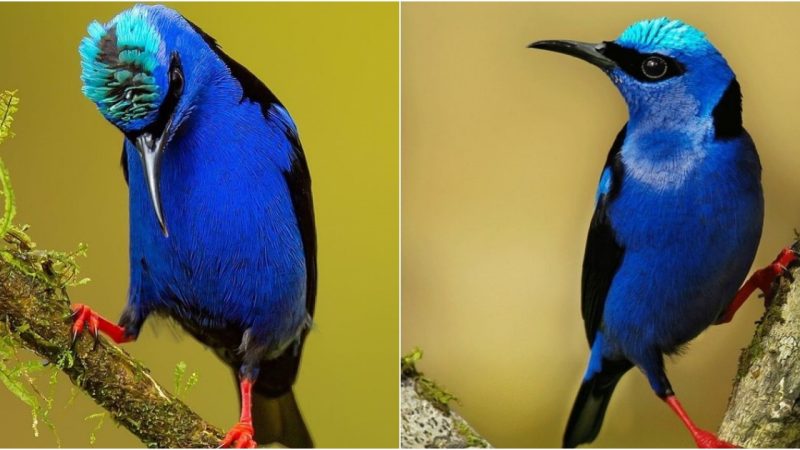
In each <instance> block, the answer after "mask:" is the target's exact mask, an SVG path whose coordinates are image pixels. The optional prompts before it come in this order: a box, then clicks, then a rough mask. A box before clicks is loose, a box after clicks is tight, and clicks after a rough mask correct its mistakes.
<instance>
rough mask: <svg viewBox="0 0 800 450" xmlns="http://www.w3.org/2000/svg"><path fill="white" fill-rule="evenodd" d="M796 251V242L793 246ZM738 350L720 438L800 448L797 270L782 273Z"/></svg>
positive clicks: (799, 287) (799, 280)
mask: <svg viewBox="0 0 800 450" xmlns="http://www.w3.org/2000/svg"><path fill="white" fill-rule="evenodd" d="M793 249H794V250H795V251H798V250H800V243H799V242H795V244H794V245H793ZM777 289H778V290H777V292H776V294H775V297H774V298H773V300H772V303H771V304H770V307H769V308H768V309H767V310H766V312H765V313H764V316H763V317H762V318H761V320H760V321H759V323H758V326H757V327H756V332H755V335H754V336H753V340H752V342H751V343H750V345H749V346H748V347H747V348H745V349H744V350H743V351H742V355H741V357H740V359H739V371H738V373H737V375H736V379H735V380H734V384H733V392H732V393H731V397H730V400H729V402H728V410H727V412H726V413H725V418H724V419H723V421H722V425H721V426H720V430H719V434H720V437H721V438H722V439H724V440H726V441H728V442H731V443H733V444H736V445H738V446H741V447H747V448H754V447H756V448H758V447H761V448H787V447H788V448H794V447H800V269H798V268H795V269H793V270H792V271H791V276H789V277H783V278H782V279H781V280H780V285H779V286H778V288H777Z"/></svg>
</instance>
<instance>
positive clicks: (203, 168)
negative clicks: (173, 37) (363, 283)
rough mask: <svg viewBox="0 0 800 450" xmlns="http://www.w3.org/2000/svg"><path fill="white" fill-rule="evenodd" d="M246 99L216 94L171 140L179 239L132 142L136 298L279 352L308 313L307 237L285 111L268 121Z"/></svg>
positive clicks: (165, 164)
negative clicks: (158, 207)
mask: <svg viewBox="0 0 800 450" xmlns="http://www.w3.org/2000/svg"><path fill="white" fill-rule="evenodd" d="M239 98H240V97H239V96H220V98H218V99H216V100H214V99H206V100H205V101H204V103H203V104H201V105H200V106H199V107H198V108H197V109H196V110H195V111H194V112H193V113H192V115H191V116H190V118H189V119H188V120H187V122H185V123H184V124H183V125H182V127H181V130H180V131H179V132H178V133H177V134H176V136H175V138H174V139H173V141H172V142H170V143H169V144H168V146H167V148H166V151H165V154H164V159H163V161H162V166H161V171H162V173H161V181H160V188H161V196H162V203H163V210H164V215H165V219H166V223H167V227H168V229H169V233H170V234H169V237H168V238H165V237H164V235H163V234H162V232H161V231H160V228H159V225H158V223H157V221H156V218H155V214H154V211H153V206H152V204H151V201H150V199H149V194H148V191H147V187H146V184H145V181H144V176H143V174H142V168H141V163H140V161H139V156H138V154H137V152H136V150H135V149H134V147H133V146H132V145H130V144H129V143H126V147H125V148H126V153H127V160H128V168H129V186H130V221H131V229H130V232H131V242H130V258H131V292H130V295H131V302H133V303H135V304H138V305H139V306H140V307H142V308H143V309H144V310H145V311H149V312H166V313H167V314H169V315H170V316H172V317H174V318H175V319H176V320H178V321H179V322H181V323H184V324H185V325H187V327H188V328H198V327H199V328H202V329H203V332H204V333H208V334H214V333H215V332H217V333H220V334H221V335H230V334H231V332H232V331H233V335H234V336H237V335H238V336H241V335H242V334H243V333H244V332H245V331H248V339H250V340H251V342H252V343H255V344H258V346H261V347H263V348H266V349H268V350H277V349H279V348H280V347H282V346H284V345H286V343H287V342H289V341H291V340H293V339H294V338H295V337H296V336H297V334H298V331H299V330H300V329H301V328H302V327H303V326H304V325H305V323H306V322H307V317H308V313H307V311H306V306H305V291H306V266H305V259H304V254H303V243H302V239H301V236H300V232H299V229H298V225H297V219H296V217H295V214H294V209H293V205H292V200H291V195H290V193H289V188H288V186H287V183H286V180H285V178H284V174H285V172H287V171H288V170H289V168H290V166H291V164H292V155H293V148H292V142H291V140H290V139H289V138H288V137H287V133H286V125H287V124H286V123H285V121H282V120H279V118H280V117H281V116H283V115H284V114H285V112H284V111H282V110H280V111H274V112H276V113H278V114H276V115H275V116H274V117H271V118H267V120H265V117H264V115H263V114H262V111H261V109H260V107H259V105H257V104H254V103H251V102H250V101H249V100H245V101H243V102H242V103H239V102H238V99H239ZM273 108H281V107H279V106H273ZM237 344H238V342H237Z"/></svg>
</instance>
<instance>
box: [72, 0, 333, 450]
mask: <svg viewBox="0 0 800 450" xmlns="http://www.w3.org/2000/svg"><path fill="white" fill-rule="evenodd" d="M79 51H80V56H81V67H82V73H81V80H82V82H83V93H84V95H85V96H86V97H87V98H88V99H89V100H91V101H92V102H94V103H95V104H96V106H97V108H98V110H99V111H100V112H101V113H102V115H103V116H104V117H105V118H106V119H107V120H108V121H109V122H111V123H112V124H113V125H114V126H116V127H117V128H118V129H119V130H120V131H121V132H122V134H123V135H124V139H123V151H122V167H123V171H124V174H125V179H126V181H127V183H128V189H129V203H130V249H129V251H130V288H129V294H128V302H127V305H126V307H125V310H124V312H123V314H122V317H121V319H120V321H119V324H118V325H117V324H114V323H112V322H110V321H108V320H106V319H104V318H102V317H100V316H99V315H98V314H97V313H95V312H94V311H92V310H91V309H90V308H89V307H87V306H85V305H74V306H73V310H74V311H75V314H74V317H75V321H74V325H73V327H74V328H73V333H74V336H75V337H77V335H78V334H79V333H81V332H82V330H83V329H84V327H85V326H88V328H89V331H90V332H91V333H92V334H93V335H94V336H95V338H96V337H97V332H98V331H102V332H104V333H105V334H107V335H108V336H109V337H110V338H111V339H112V340H114V341H115V342H117V343H122V342H127V341H131V340H134V339H136V337H137V336H138V335H139V331H140V329H141V327H142V324H143V323H144V321H145V320H146V319H147V317H149V316H150V315H151V314H157V315H162V316H167V317H170V318H172V319H174V320H175V321H176V322H178V323H179V324H180V325H181V326H182V327H183V328H184V329H185V330H186V331H187V332H188V333H190V334H191V335H192V336H194V337H195V338H196V339H197V340H199V341H200V342H202V343H203V344H205V345H206V346H208V347H210V348H212V349H213V350H214V351H215V353H216V354H217V355H218V356H219V357H220V358H221V359H222V360H223V361H224V362H226V363H227V364H229V365H230V366H231V367H232V368H233V370H234V373H235V376H236V377H237V378H238V380H239V385H240V393H241V396H240V400H241V418H240V421H239V423H238V424H237V425H236V426H235V427H233V429H232V430H231V431H230V432H229V433H228V434H227V436H226V437H225V439H224V440H223V441H222V443H221V445H222V446H230V445H235V446H237V447H253V446H255V445H256V442H255V441H256V440H257V441H259V442H262V443H272V442H280V443H282V444H284V445H287V446H294V447H310V446H311V445H312V441H311V438H310V436H309V433H308V430H307V429H306V426H305V424H304V421H303V418H302V416H301V414H300V411H299V409H298V406H297V403H296V402H295V398H294V394H293V391H292V385H293V384H294V381H295V378H296V376H297V371H298V366H299V363H300V353H301V350H302V346H303V343H304V340H305V337H306V334H307V332H308V329H309V326H310V325H311V318H312V315H313V313H314V304H315V297H316V290H317V268H316V237H315V226H314V211H313V204H312V197H311V181H310V177H309V172H308V166H307V164H306V160H305V156H304V154H303V150H302V147H301V145H300V140H299V138H298V133H297V128H296V126H295V123H294V122H293V120H292V118H291V117H290V115H289V113H288V111H287V110H286V108H285V107H284V106H283V105H282V104H281V102H280V101H279V100H278V98H277V97H276V96H275V95H274V94H273V93H272V92H271V91H270V90H269V89H268V88H267V87H266V86H265V85H264V83H262V82H261V81H260V80H259V79H258V78H256V77H255V76H254V75H253V74H252V73H251V72H250V71H248V70H247V69H246V68H245V67H244V66H242V65H241V64H239V63H238V62H236V61H235V60H233V59H232V58H231V57H230V56H228V55H227V54H225V53H224V52H223V51H222V50H221V49H220V47H219V46H218V45H217V43H216V42H215V40H214V39H213V38H211V37H210V36H208V35H207V34H206V33H204V32H203V31H202V30H201V29H200V28H199V27H198V26H197V25H195V24H193V23H192V22H190V21H188V20H187V19H185V18H184V17H182V16H181V15H180V14H178V13H177V12H175V11H173V10H171V9H169V8H166V7H163V6H143V5H137V6H134V7H133V8H131V9H129V10H126V11H124V12H122V13H120V14H119V15H118V16H116V17H115V18H114V19H113V20H111V21H110V22H108V23H106V24H100V23H98V22H93V23H92V24H90V25H89V27H88V36H87V37H85V38H84V39H83V40H82V42H81V43H80V48H79Z"/></svg>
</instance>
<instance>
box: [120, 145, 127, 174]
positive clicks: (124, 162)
mask: <svg viewBox="0 0 800 450" xmlns="http://www.w3.org/2000/svg"><path fill="white" fill-rule="evenodd" d="M119 165H120V166H122V176H123V177H125V184H128V155H127V154H126V153H125V141H124V140H123V141H122V156H120V158H119Z"/></svg>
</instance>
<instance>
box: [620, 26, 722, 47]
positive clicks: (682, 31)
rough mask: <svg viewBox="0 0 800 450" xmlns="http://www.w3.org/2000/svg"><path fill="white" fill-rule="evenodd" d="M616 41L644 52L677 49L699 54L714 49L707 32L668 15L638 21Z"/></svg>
mask: <svg viewBox="0 0 800 450" xmlns="http://www.w3.org/2000/svg"><path fill="white" fill-rule="evenodd" d="M616 42H617V43H618V44H619V45H622V46H623V47H628V48H633V49H636V50H638V51H640V52H643V53H661V52H664V51H665V50H677V51H680V52H683V53H686V54H698V53H705V52H707V51H708V50H710V49H711V50H713V47H712V46H711V44H710V43H709V42H708V40H707V39H706V35H705V33H703V32H702V31H700V30H698V29H697V28H694V27H693V26H691V25H688V24H686V23H684V22H682V21H680V20H672V19H669V18H667V17H660V18H658V19H652V20H643V21H641V22H636V23H634V24H633V25H631V26H630V27H628V28H627V29H626V30H625V31H623V32H622V34H621V35H620V36H619V38H617V41H616Z"/></svg>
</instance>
